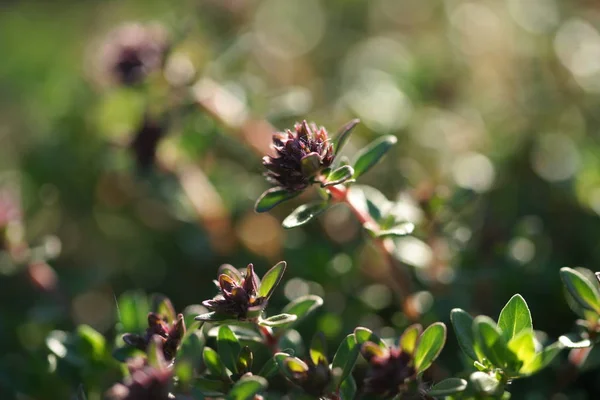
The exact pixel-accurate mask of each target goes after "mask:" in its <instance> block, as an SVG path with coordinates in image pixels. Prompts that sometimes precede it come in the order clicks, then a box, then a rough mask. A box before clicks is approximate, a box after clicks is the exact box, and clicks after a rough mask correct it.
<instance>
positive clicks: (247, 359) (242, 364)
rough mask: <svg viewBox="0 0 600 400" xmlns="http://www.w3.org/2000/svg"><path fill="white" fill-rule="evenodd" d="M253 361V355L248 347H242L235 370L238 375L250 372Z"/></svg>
mask: <svg viewBox="0 0 600 400" xmlns="http://www.w3.org/2000/svg"><path fill="white" fill-rule="evenodd" d="M253 361H254V355H253V354H252V351H251V350H250V347H248V346H244V347H242V349H241V350H240V354H239V355H238V358H237V364H236V370H237V371H238V373H239V374H245V373H246V372H250V370H251V369H252V362H253Z"/></svg>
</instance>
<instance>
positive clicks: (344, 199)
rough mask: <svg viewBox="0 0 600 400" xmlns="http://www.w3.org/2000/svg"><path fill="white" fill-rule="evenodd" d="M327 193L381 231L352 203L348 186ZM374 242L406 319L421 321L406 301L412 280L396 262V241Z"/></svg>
mask: <svg viewBox="0 0 600 400" xmlns="http://www.w3.org/2000/svg"><path fill="white" fill-rule="evenodd" d="M327 191H328V192H329V194H331V197H332V198H333V200H334V201H335V202H337V203H344V204H346V206H347V207H348V208H349V209H350V211H352V213H353V214H354V215H355V217H356V218H357V219H358V221H359V222H360V223H361V225H363V226H365V227H368V228H369V229H371V230H374V231H375V232H377V231H378V230H379V224H378V223H377V221H375V220H374V219H373V217H371V215H370V214H369V213H368V212H365V211H363V210H362V209H361V208H359V207H358V206H357V205H356V204H354V203H353V202H352V201H351V199H350V197H349V196H348V188H347V187H346V186H344V185H335V186H329V187H327ZM373 241H374V243H375V245H376V246H377V247H378V249H379V251H380V252H381V254H382V255H383V256H384V258H385V260H386V265H387V267H388V273H389V276H390V277H391V278H392V279H391V280H390V281H389V284H390V285H391V287H392V289H393V290H394V291H395V292H396V294H397V295H398V297H399V301H400V304H401V307H402V310H403V311H404V313H405V315H406V317H407V318H408V319H410V320H413V321H414V320H417V319H419V316H420V315H419V313H418V311H417V310H416V309H415V308H414V307H411V306H410V304H409V302H407V301H406V300H407V298H408V296H410V294H411V293H412V290H413V289H412V279H411V277H410V274H409V272H408V270H407V269H406V267H405V266H404V265H403V264H401V263H400V262H398V260H396V258H395V257H394V250H395V245H394V241H393V240H392V239H389V238H374V239H373Z"/></svg>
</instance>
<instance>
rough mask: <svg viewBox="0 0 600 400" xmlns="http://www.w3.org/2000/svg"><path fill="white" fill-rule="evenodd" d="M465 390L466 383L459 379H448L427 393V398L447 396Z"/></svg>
mask: <svg viewBox="0 0 600 400" xmlns="http://www.w3.org/2000/svg"><path fill="white" fill-rule="evenodd" d="M466 388H467V381H465V380H464V379H460V378H448V379H444V380H443V381H441V382H438V383H436V384H435V385H433V387H432V388H431V389H430V390H429V391H428V392H427V394H428V395H429V396H449V395H451V394H455V393H460V392H462V391H464V390H465V389H466Z"/></svg>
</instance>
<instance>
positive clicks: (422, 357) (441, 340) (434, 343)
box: [415, 322, 446, 373]
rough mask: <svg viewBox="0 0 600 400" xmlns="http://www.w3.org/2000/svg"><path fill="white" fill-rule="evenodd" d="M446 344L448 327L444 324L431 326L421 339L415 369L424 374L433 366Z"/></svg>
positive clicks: (416, 352)
mask: <svg viewBox="0 0 600 400" xmlns="http://www.w3.org/2000/svg"><path fill="white" fill-rule="evenodd" d="M445 343H446V325H444V324H443V323H442V322H436V323H435V324H431V325H430V326H429V327H427V329H425V332H423V334H422V335H421V336H420V337H419V341H418V343H417V348H416V350H415V369H416V370H417V373H422V372H423V371H425V370H426V369H427V368H429V367H430V366H431V364H433V361H435V359H436V358H437V357H438V356H439V355H440V353H441V351H442V349H443V348H444V344H445Z"/></svg>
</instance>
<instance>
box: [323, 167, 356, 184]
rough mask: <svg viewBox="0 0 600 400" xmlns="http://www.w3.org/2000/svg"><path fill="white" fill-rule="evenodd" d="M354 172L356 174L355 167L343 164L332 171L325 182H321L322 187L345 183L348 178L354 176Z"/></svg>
mask: <svg viewBox="0 0 600 400" xmlns="http://www.w3.org/2000/svg"><path fill="white" fill-rule="evenodd" d="M352 174H354V169H353V168H352V167H351V166H349V165H342V166H341V167H339V168H338V169H336V170H334V171H332V172H331V173H330V174H329V175H328V176H327V180H325V182H323V183H321V186H322V187H327V186H333V185H339V184H340V183H344V182H345V181H347V180H348V179H350V178H352Z"/></svg>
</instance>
